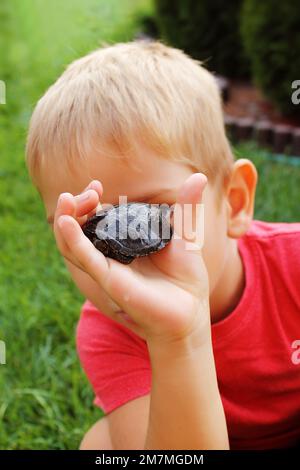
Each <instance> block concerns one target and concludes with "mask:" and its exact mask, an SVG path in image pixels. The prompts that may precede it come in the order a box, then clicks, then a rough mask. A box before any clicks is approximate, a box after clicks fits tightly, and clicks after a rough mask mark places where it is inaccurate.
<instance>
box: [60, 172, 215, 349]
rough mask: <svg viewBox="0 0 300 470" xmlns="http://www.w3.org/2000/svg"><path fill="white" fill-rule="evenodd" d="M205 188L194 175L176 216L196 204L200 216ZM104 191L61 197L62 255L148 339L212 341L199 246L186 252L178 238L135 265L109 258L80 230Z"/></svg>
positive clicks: (95, 187) (88, 190) (185, 187)
mask: <svg viewBox="0 0 300 470" xmlns="http://www.w3.org/2000/svg"><path fill="white" fill-rule="evenodd" d="M205 184H206V177H205V176H204V175H203V174H201V173H196V174H193V175H191V176H190V177H189V178H188V179H187V180H186V181H185V183H184V184H183V186H182V188H181V190H180V192H179V196H178V199H177V201H176V205H175V214H176V211H178V210H179V209H180V206H181V208H183V211H184V206H183V205H184V204H192V205H193V213H194V217H195V210H196V204H199V203H201V197H202V192H203V189H204V186H205ZM102 192H103V190H102V185H101V184H100V182H97V181H93V183H92V184H91V185H90V186H88V188H86V190H85V191H84V192H83V193H82V194H81V195H78V196H75V197H74V196H72V195H71V194H70V193H63V194H62V195H61V196H60V198H59V201H58V204H57V208H56V212H55V218H54V233H55V237H56V241H57V245H58V247H59V250H60V252H61V254H62V255H63V256H64V257H65V258H66V259H67V260H69V261H70V262H71V263H73V264H74V265H76V266H77V267H79V268H80V269H82V270H84V271H85V272H86V273H87V274H89V275H90V276H91V277H92V278H93V279H94V280H95V281H96V282H97V284H98V285H99V287H100V288H102V289H104V291H105V292H106V293H107V294H108V295H109V296H110V298H111V299H112V300H113V301H114V302H115V303H116V304H117V305H119V306H120V308H121V309H122V310H123V311H124V312H125V313H127V314H128V315H129V316H130V317H131V318H132V320H133V321H134V322H135V323H136V325H137V327H139V328H141V329H142V331H143V332H144V334H145V337H146V339H147V340H159V341H173V340H178V339H183V338H186V337H188V336H191V335H193V336H194V335H196V337H197V341H198V340H199V339H200V342H201V341H203V342H205V341H206V340H207V339H209V338H210V316H209V302H208V297H209V289H208V277H207V272H206V268H205V265H204V262H203V259H202V255H201V250H200V248H198V249H197V250H192V251H190V250H186V243H187V240H185V239H175V238H174V237H173V238H172V240H171V241H170V243H169V244H168V245H167V246H166V247H165V248H164V249H163V250H161V251H159V252H158V253H155V254H152V255H149V256H146V257H141V258H137V259H135V260H134V261H133V262H132V263H131V264H130V265H124V264H121V263H119V262H118V261H116V260H113V259H110V258H106V257H105V256H104V255H103V254H102V253H101V252H100V251H98V250H97V249H96V248H95V247H94V245H93V244H92V243H91V242H90V240H89V239H88V238H87V237H86V236H85V235H84V234H83V232H82V230H81V227H80V226H81V225H82V224H83V223H84V222H85V221H86V219H87V217H89V216H90V215H91V214H92V213H93V212H95V209H96V206H97V204H98V203H99V198H100V197H101V196H102ZM83 196H85V197H88V198H87V199H85V200H84V198H83ZM188 241H189V242H190V240H188Z"/></svg>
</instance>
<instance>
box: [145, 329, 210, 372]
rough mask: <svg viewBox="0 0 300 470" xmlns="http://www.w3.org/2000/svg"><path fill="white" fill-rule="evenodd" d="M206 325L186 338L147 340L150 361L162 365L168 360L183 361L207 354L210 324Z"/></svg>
mask: <svg viewBox="0 0 300 470" xmlns="http://www.w3.org/2000/svg"><path fill="white" fill-rule="evenodd" d="M207 323H208V324H207V325H206V327H205V328H197V329H195V330H193V331H192V332H191V333H189V334H188V335H186V336H182V337H177V338H174V337H172V338H166V337H163V336H161V337H158V336H156V337H151V338H147V345H148V351H149V355H150V358H151V361H155V360H156V359H157V360H158V361H159V362H160V363H161V364H162V363H163V362H165V363H168V361H170V360H172V361H174V360H176V359H178V360H182V359H183V360H184V359H186V358H192V357H194V356H195V355H198V354H200V355H201V354H207V352H208V351H211V352H212V342H211V330H210V322H209V321H208V322H207Z"/></svg>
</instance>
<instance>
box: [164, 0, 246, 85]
mask: <svg viewBox="0 0 300 470" xmlns="http://www.w3.org/2000/svg"><path fill="white" fill-rule="evenodd" d="M241 4H242V0H231V1H228V2H226V3H225V2H224V1H223V0H198V1H195V0H155V6H156V17H157V24H158V27H159V30H160V33H161V36H162V38H163V39H164V40H166V41H167V42H168V43H169V44H171V45H173V46H175V47H178V48H180V49H183V50H184V51H185V52H187V53H188V54H190V55H191V56H192V57H194V58H196V59H199V60H201V61H205V63H206V66H207V67H208V68H209V69H210V70H212V71H214V72H217V73H218V74H222V75H226V76H228V77H241V76H245V75H247V73H248V70H249V66H248V62H247V60H246V59H245V56H244V53H243V49H242V45H241V44H242V42H241V38H240V28H239V17H240V9H241Z"/></svg>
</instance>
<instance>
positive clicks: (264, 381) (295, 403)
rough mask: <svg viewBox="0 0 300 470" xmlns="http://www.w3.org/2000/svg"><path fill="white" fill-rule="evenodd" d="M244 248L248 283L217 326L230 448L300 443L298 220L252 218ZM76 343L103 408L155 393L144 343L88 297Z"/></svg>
mask: <svg viewBox="0 0 300 470" xmlns="http://www.w3.org/2000/svg"><path fill="white" fill-rule="evenodd" d="M238 247H239V252H240V254H241V258H242V261H243V265H244V269H245V278H246V286H245V289H244V292H243V295H242V297H241V299H240V302H239V304H238V305H237V307H236V308H235V309H234V310H233V311H232V312H231V313H230V315H229V316H227V317H226V318H225V319H224V320H222V321H219V322H218V323H215V324H213V325H212V338H213V350H214V357H215V362H216V369H217V376H218V383H219V389H220V393H221V397H222V402H223V406H224V410H225V415H226V419H227V425H228V432H229V439H230V446H231V449H271V448H283V447H290V446H294V445H295V444H297V443H300V223H294V224H284V223H282V224H271V223H266V222H261V221H254V222H253V223H252V226H251V229H250V230H249V231H248V232H247V234H246V235H245V236H244V237H242V238H241V239H239V240H238ZM77 347H78V353H79V356H80V359H81V362H82V365H83V368H84V370H85V372H86V374H87V376H88V378H89V380H90V382H91V384H92V386H93V389H94V392H95V395H96V398H95V404H96V405H98V406H99V407H100V408H101V409H102V410H103V411H104V412H105V413H109V412H110V411H112V410H114V409H115V408H117V407H119V406H121V405H123V404H124V403H126V402H128V401H130V400H133V399H135V398H137V397H140V396H142V395H146V394H148V393H150V392H151V366H150V359H149V354H148V349H147V344H146V342H145V341H144V340H143V339H141V338H140V337H139V336H137V335H136V334H135V333H133V332H131V331H130V330H129V329H128V328H126V327H125V326H122V325H120V324H118V323H117V322H115V321H114V320H112V319H110V318H108V317H107V316H105V315H104V314H103V313H101V312H99V311H98V310H97V309H96V308H95V307H94V306H93V304H92V303H91V302H89V301H86V302H85V303H84V305H83V307H82V312H81V318H80V321H79V323H78V328H77Z"/></svg>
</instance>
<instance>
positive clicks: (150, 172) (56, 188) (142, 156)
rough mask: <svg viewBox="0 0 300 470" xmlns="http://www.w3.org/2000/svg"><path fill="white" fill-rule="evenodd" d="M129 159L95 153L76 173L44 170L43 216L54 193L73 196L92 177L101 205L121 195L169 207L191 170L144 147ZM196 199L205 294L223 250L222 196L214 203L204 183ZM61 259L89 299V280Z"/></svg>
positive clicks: (110, 309) (106, 308)
mask: <svg viewBox="0 0 300 470" xmlns="http://www.w3.org/2000/svg"><path fill="white" fill-rule="evenodd" d="M134 163H135V164H136V166H137V168H131V167H130V166H128V165H127V164H126V163H125V162H122V160H121V159H113V158H110V157H101V156H99V157H97V158H95V159H94V161H93V162H89V163H87V165H86V168H80V170H78V171H77V173H73V174H71V172H68V173H67V172H66V170H65V169H64V170H62V172H59V171H57V169H56V170H55V171H54V170H53V169H49V170H47V171H46V170H44V173H43V175H42V178H41V180H40V185H39V190H40V193H41V195H42V198H43V201H44V204H45V208H46V217H47V218H50V219H51V218H52V217H53V215H54V212H55V209H56V205H57V200H58V197H59V195H60V193H62V192H69V193H71V194H73V195H74V196H75V195H76V194H79V193H80V192H82V191H83V189H84V188H85V187H86V186H87V185H88V184H89V183H90V182H91V181H92V180H93V179H97V180H100V181H101V183H102V185H103V190H104V192H103V196H102V199H101V203H102V204H106V203H109V204H118V202H119V196H127V201H128V202H130V201H145V202H148V203H153V204H158V203H166V204H169V205H173V204H174V203H175V202H176V198H177V193H178V190H179V188H180V187H181V186H182V184H183V183H184V181H185V180H186V179H187V178H188V176H190V175H191V174H192V173H193V172H194V171H193V170H192V169H191V168H189V167H188V166H187V165H186V164H182V163H178V162H174V161H169V160H165V159H159V158H157V157H156V156H155V154H153V153H152V152H150V151H149V150H146V149H143V150H141V152H140V153H139V155H138V156H136V158H135V161H134ZM202 202H203V203H204V214H205V216H204V220H205V227H204V247H203V257H204V261H205V264H206V267H207V271H208V276H209V284H210V292H213V291H214V289H215V287H216V285H217V283H218V281H219V278H220V275H221V272H222V267H223V266H224V263H225V254H226V251H227V250H226V246H227V241H228V237H227V219H226V205H225V200H224V201H222V203H221V204H219V205H218V204H217V194H216V189H215V188H214V187H213V186H212V185H211V184H209V181H208V185H207V186H206V188H205V190H204V195H203V201H202ZM50 223H51V222H50ZM52 226H53V222H52ZM65 262H66V265H67V267H68V269H69V271H70V273H71V275H72V277H73V279H74V281H75V283H76V285H77V286H78V288H79V290H80V291H81V292H82V293H83V295H85V296H86V297H87V298H89V299H90V300H91V301H93V299H92V298H91V297H92V296H91V294H90V293H91V289H92V284H93V283H94V281H93V280H92V279H91V278H90V277H89V276H88V275H87V274H86V273H84V272H83V271H81V270H80V269H79V268H77V267H76V266H74V265H73V264H71V263H70V262H69V261H68V260H65ZM174 269H176V266H174ZM97 296H98V297H97V306H98V307H99V306H100V307H101V310H102V311H103V312H104V313H107V314H109V315H110V316H114V315H113V314H114V312H115V311H116V310H117V307H116V306H115V305H114V303H113V302H112V301H111V300H110V299H109V298H108V296H107V294H106V293H105V292H104V291H103V292H99V289H98V293H97Z"/></svg>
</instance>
